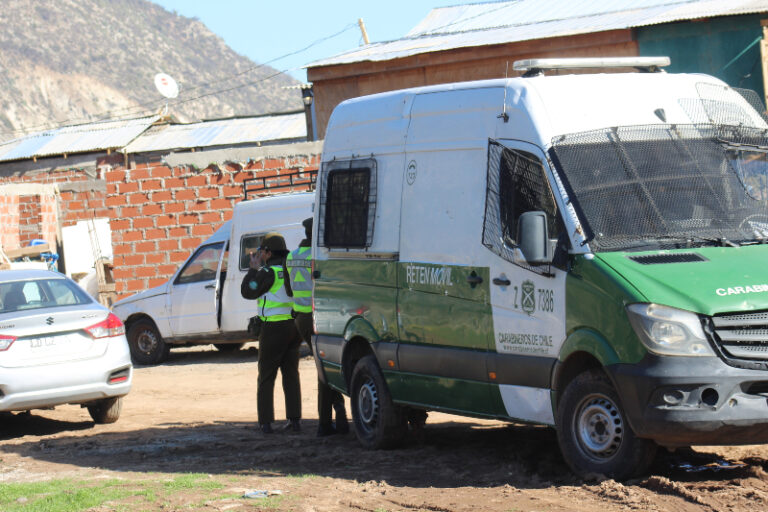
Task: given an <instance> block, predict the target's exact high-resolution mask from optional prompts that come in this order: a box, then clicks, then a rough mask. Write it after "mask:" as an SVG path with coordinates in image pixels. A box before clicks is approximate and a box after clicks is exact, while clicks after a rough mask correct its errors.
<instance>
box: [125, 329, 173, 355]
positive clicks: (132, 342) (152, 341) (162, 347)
mask: <svg viewBox="0 0 768 512" xmlns="http://www.w3.org/2000/svg"><path fill="white" fill-rule="evenodd" d="M127 337H128V346H129V347H130V349H131V359H133V362H134V363H137V364H159V363H162V362H163V361H164V360H165V358H166V357H168V352H169V350H170V347H169V346H168V345H167V344H166V343H165V342H164V341H163V337H162V336H160V333H159V332H158V331H157V328H156V327H155V325H154V324H153V323H152V322H150V321H149V320H139V321H138V322H134V323H132V324H131V326H130V327H129V328H128V336H127Z"/></svg>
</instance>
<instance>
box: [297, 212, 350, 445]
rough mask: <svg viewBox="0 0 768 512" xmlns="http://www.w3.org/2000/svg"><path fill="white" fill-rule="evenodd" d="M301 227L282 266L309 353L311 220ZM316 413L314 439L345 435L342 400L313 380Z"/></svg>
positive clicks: (303, 223) (320, 382)
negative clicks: (298, 238) (300, 236)
mask: <svg viewBox="0 0 768 512" xmlns="http://www.w3.org/2000/svg"><path fill="white" fill-rule="evenodd" d="M302 225H303V226H304V232H305V234H306V238H305V239H304V240H302V241H301V243H300V244H299V248H298V249H296V250H295V251H293V252H291V253H290V254H288V259H287V260H286V266H287V268H288V276H289V281H290V285H291V290H292V291H293V316H294V318H295V319H296V328H297V329H298V331H299V333H300V334H301V337H302V338H303V339H304V341H306V342H307V345H309V349H310V350H312V270H311V265H312V248H311V246H312V218H311V217H310V218H308V219H304V222H302ZM316 361H317V359H316ZM318 371H321V370H320V368H319V367H318ZM318 377H319V375H318ZM332 409H335V410H336V426H335V427H334V425H333V422H332V414H331V413H332ZM317 413H318V417H319V418H320V425H319V427H318V429H317V435H318V437H322V436H329V435H332V434H336V433H339V434H346V433H347V432H349V423H348V422H347V411H346V409H345V408H344V397H343V396H341V393H339V392H338V391H334V390H333V389H331V388H330V387H328V386H327V385H326V384H325V383H324V382H322V381H321V380H320V379H319V378H318V381H317Z"/></svg>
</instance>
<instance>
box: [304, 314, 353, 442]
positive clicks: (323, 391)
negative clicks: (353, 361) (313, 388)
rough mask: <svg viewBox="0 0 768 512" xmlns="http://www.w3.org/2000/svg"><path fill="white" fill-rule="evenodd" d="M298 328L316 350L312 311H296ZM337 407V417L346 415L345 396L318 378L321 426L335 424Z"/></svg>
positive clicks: (308, 343)
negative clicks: (333, 415)
mask: <svg viewBox="0 0 768 512" xmlns="http://www.w3.org/2000/svg"><path fill="white" fill-rule="evenodd" d="M296 328H297V329H298V330H299V334H301V337H302V338H303V339H304V341H306V342H307V345H309V348H310V350H312V351H313V352H314V350H316V349H315V347H313V346H312V313H296ZM318 371H320V369H319V368H318ZM334 408H335V409H336V419H339V416H344V415H346V411H345V408H344V397H343V396H341V393H339V392H338V391H336V390H334V389H331V388H330V387H328V386H327V385H326V384H325V383H324V382H323V381H321V380H320V379H319V376H318V380H317V417H318V418H319V419H320V422H319V423H320V426H321V427H330V426H332V425H333V419H332V413H333V409H334Z"/></svg>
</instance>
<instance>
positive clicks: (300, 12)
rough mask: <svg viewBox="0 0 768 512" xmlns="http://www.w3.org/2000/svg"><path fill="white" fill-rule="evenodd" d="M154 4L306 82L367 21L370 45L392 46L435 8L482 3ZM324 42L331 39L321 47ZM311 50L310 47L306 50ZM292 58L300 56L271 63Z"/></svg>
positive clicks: (185, 0) (302, 0) (354, 40)
mask: <svg viewBox="0 0 768 512" xmlns="http://www.w3.org/2000/svg"><path fill="white" fill-rule="evenodd" d="M150 1H152V2H154V3H156V4H158V5H160V6H162V7H164V8H165V9H166V10H168V11H171V12H173V11H175V12H176V13H177V14H180V15H182V16H186V17H187V18H197V19H199V20H200V21H202V22H203V23H204V24H205V26H207V27H208V28H209V29H210V30H211V31H212V32H213V33H214V34H216V35H218V36H219V37H221V38H222V39H223V40H224V42H225V43H227V45H228V46H229V47H230V48H232V49H233V50H234V51H235V52H237V53H239V54H240V55H244V56H246V57H248V58H250V59H251V60H252V61H254V62H257V63H259V64H269V65H270V66H271V67H273V68H275V69H278V70H281V71H284V70H290V71H288V73H289V74H290V75H291V76H293V77H294V78H296V79H297V80H299V81H301V82H306V80H307V73H306V71H305V70H304V69H300V68H301V67H302V66H304V65H306V64H309V63H311V62H313V61H316V60H320V59H324V58H327V57H331V56H333V55H336V54H339V53H341V52H344V51H346V50H350V49H353V48H356V47H357V46H360V45H361V44H362V41H363V39H362V35H361V32H360V29H359V27H358V25H357V20H358V18H362V19H363V22H364V23H365V28H366V30H367V32H368V37H369V39H370V41H371V42H380V41H391V40H393V39H399V38H401V37H402V36H404V35H405V34H406V33H408V31H409V30H411V29H412V28H413V27H415V26H416V25H417V24H418V23H419V21H421V20H422V19H423V18H424V17H426V15H427V14H428V13H429V11H430V10H432V9H433V8H435V7H445V6H448V5H459V4H465V3H473V2H476V1H477V0H464V1H462V0H454V1H446V0H377V1H371V0H357V1H348V0H315V1H311V2H310V1H307V0H292V1H285V0H283V1H275V0H150ZM339 32H342V33H341V34H339V35H335V34H338V33H339ZM334 35H335V37H330V36H334ZM325 38H329V39H326V40H324V41H321V42H318V41H320V40H322V39H325ZM307 46H311V47H310V48H308V49H306V50H304V48H306V47H307ZM299 51H300V52H299ZM293 52H299V53H297V54H296V55H293V56H290V57H285V58H281V59H280V60H275V61H273V62H270V61H272V60H273V59H277V58H279V57H282V56H284V55H287V54H289V53H293Z"/></svg>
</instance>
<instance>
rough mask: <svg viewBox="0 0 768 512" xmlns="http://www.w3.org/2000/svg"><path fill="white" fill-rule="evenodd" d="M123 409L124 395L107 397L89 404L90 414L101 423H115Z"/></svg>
mask: <svg viewBox="0 0 768 512" xmlns="http://www.w3.org/2000/svg"><path fill="white" fill-rule="evenodd" d="M122 410H123V397H121V396H120V397H116V398H106V399H104V400H99V401H98V402H94V403H93V404H90V405H88V414H90V415H91V418H93V421H95V422H96V423H98V424H99V425H103V424H106V423H114V422H116V421H117V419H118V418H119V417H120V411H122Z"/></svg>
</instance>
